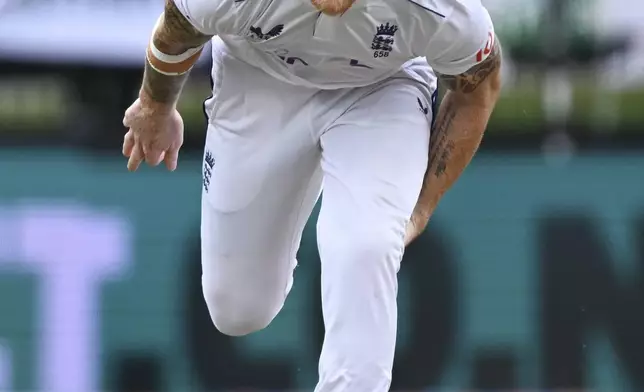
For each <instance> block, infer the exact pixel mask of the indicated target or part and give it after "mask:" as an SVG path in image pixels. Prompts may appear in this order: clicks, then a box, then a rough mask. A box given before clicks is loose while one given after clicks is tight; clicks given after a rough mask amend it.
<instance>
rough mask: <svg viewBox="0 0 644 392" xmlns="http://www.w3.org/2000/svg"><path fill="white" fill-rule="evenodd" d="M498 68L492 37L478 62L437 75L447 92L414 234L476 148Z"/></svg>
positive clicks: (497, 48) (435, 130)
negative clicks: (489, 47) (454, 72)
mask: <svg viewBox="0 0 644 392" xmlns="http://www.w3.org/2000/svg"><path fill="white" fill-rule="evenodd" d="M500 67H501V47H500V45H499V44H498V40H496V43H495V45H494V48H493V50H492V52H491V53H490V56H489V57H488V58H487V59H486V60H485V61H483V62H482V63H480V64H479V65H477V66H475V67H473V68H472V69H470V70H468V71H467V72H465V73H463V74H461V75H456V76H448V75H439V78H440V80H441V81H442V82H443V84H445V85H446V86H447V87H448V90H449V91H447V93H446V94H445V97H444V98H443V102H442V103H441V106H440V108H439V110H438V113H435V115H436V122H435V123H434V128H433V129H432V134H431V137H430V146H429V157H428V165H427V171H426V173H425V178H424V179H423V186H422V188H421V191H420V196H419V198H418V203H417V204H416V207H415V208H414V211H413V213H412V216H411V221H410V224H411V227H414V228H416V229H415V230H416V235H417V234H418V233H419V230H420V231H422V229H423V228H424V227H425V225H426V224H427V222H428V220H429V217H430V216H431V215H432V213H433V212H434V209H435V208H436V206H437V205H438V202H439V201H440V199H441V198H442V197H443V195H444V194H445V192H447V190H448V189H449V188H450V187H451V186H452V185H453V184H454V182H456V180H457V179H458V177H459V176H460V175H461V173H462V172H463V170H465V168H466V167H467V165H468V164H469V163H470V161H471V160H472V158H473V157H474V154H475V153H476V151H477V149H478V147H479V145H480V143H481V140H482V138H483V133H484V131H485V128H486V127H487V122H488V120H489V118H490V115H491V114H492V110H493V108H494V104H495V103H496V99H497V97H498V94H499V89H500V76H499V75H500ZM406 241H409V238H407V239H406Z"/></svg>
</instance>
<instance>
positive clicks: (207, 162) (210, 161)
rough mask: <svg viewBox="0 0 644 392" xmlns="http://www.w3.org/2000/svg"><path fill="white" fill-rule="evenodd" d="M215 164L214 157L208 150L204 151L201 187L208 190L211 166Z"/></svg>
mask: <svg viewBox="0 0 644 392" xmlns="http://www.w3.org/2000/svg"><path fill="white" fill-rule="evenodd" d="M214 166H215V158H214V157H213V156H212V153H211V152H210V151H206V157H205V158H204V164H203V189H204V190H205V191H206V192H208V188H210V177H212V168H213V167H214Z"/></svg>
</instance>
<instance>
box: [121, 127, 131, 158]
mask: <svg viewBox="0 0 644 392" xmlns="http://www.w3.org/2000/svg"><path fill="white" fill-rule="evenodd" d="M133 148H134V133H132V131H128V132H127V133H126V134H125V137H124V138H123V156H125V157H126V158H129V157H130V155H132V149H133Z"/></svg>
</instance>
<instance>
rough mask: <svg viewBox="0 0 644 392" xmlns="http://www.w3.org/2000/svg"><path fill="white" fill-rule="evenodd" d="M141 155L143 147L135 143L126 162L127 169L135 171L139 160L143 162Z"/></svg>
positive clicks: (139, 162) (139, 163)
mask: <svg viewBox="0 0 644 392" xmlns="http://www.w3.org/2000/svg"><path fill="white" fill-rule="evenodd" d="M143 157H144V155H143V149H142V148H141V146H140V145H139V144H135V145H134V148H133V150H132V155H130V159H129V160H128V162H127V169H128V170H129V171H132V172H133V171H136V169H138V168H139V166H140V165H141V162H143Z"/></svg>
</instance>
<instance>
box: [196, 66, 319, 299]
mask: <svg viewBox="0 0 644 392" xmlns="http://www.w3.org/2000/svg"><path fill="white" fill-rule="evenodd" d="M217 62H218V67H219V69H218V70H217V71H216V72H217V75H216V76H217V77H220V78H222V79H223V80H219V81H215V87H216V88H217V91H216V96H215V99H216V101H215V102H210V105H209V108H210V113H209V114H210V120H209V128H208V133H207V137H206V146H205V154H204V162H203V176H204V178H203V181H204V189H203V194H202V226H201V236H202V265H203V267H202V268H203V279H204V282H203V283H204V289H205V290H206V286H208V287H210V288H211V289H212V290H215V291H217V290H246V291H252V292H254V293H256V294H255V295H257V296H260V297H261V296H263V297H266V299H267V300H269V299H270V297H273V296H280V295H283V294H284V289H285V287H286V285H287V284H288V282H289V278H290V275H291V270H292V268H293V266H294V262H295V253H296V251H297V247H298V245H299V240H300V237H301V232H302V230H303V227H304V224H305V223H306V220H307V218H308V216H309V215H310V213H311V210H312V208H313V206H314V204H315V201H316V200H317V197H318V195H319V192H320V186H321V173H320V169H319V166H320V151H319V147H318V145H317V143H315V142H314V141H313V139H312V138H311V134H310V130H309V125H308V122H307V118H306V116H304V114H303V111H304V110H305V107H304V106H303V105H304V104H303V102H307V101H308V99H307V97H309V96H310V95H312V94H314V93H315V92H314V91H311V90H306V89H301V88H297V87H296V86H289V85H285V84H283V83H281V82H279V81H277V80H274V79H273V78H271V77H269V76H268V75H266V74H265V73H263V72H262V71H260V70H258V69H256V68H254V67H251V66H249V65H247V64H244V63H242V62H240V61H238V60H236V59H234V58H232V57H230V56H228V55H226V54H223V55H221V57H220V58H218V59H217ZM278 97H279V99H278ZM251 289H252V290H251Z"/></svg>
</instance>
